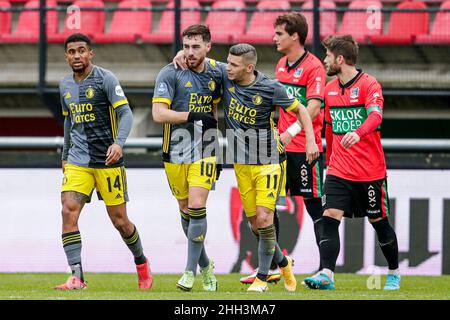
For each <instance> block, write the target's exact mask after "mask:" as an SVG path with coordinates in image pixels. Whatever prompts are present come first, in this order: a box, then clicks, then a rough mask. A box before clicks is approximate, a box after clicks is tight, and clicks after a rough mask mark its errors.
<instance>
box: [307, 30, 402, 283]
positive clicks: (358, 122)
mask: <svg viewBox="0 0 450 320" xmlns="http://www.w3.org/2000/svg"><path fill="white" fill-rule="evenodd" d="M323 45H324V47H325V48H326V50H327V54H326V57H325V60H324V62H325V69H326V71H327V74H328V76H337V77H336V78H335V79H333V80H332V81H330V82H329V83H328V84H327V85H326V87H325V123H326V141H327V150H326V162H327V165H328V171H327V177H326V179H325V185H324V193H325V201H324V213H323V217H322V228H323V232H322V237H321V240H320V244H319V247H320V258H321V265H322V270H321V271H319V272H318V273H317V274H315V275H314V276H312V277H309V278H306V279H305V283H306V285H307V286H308V287H309V288H311V289H322V290H330V289H331V290H332V289H335V286H334V269H335V266H336V260H337V257H338V255H339V249H340V240H339V232H338V227H339V224H340V221H341V219H342V218H343V217H344V216H345V217H348V218H354V217H367V218H368V219H369V222H370V223H371V224H372V226H373V227H374V229H375V231H376V233H377V237H378V243H379V245H380V248H381V250H382V252H383V254H384V256H385V258H386V260H387V262H388V266H389V272H388V276H387V281H386V285H385V287H384V289H385V290H398V289H400V274H399V271H398V244H397V236H396V234H395V231H394V229H393V228H392V227H391V226H390V224H389V221H388V219H387V217H388V216H389V214H390V210H389V196H388V189H387V177H386V162H385V158H384V152H383V148H382V146H381V138H380V125H381V122H382V118H383V102H384V100H383V94H382V90H381V85H380V84H379V83H378V82H377V80H376V79H375V78H374V77H373V76H371V75H368V74H367V73H365V72H363V71H362V70H360V69H357V68H356V66H355V65H356V60H357V57H358V45H357V43H356V42H355V40H354V39H353V38H352V36H351V35H344V36H332V37H328V38H327V39H325V40H324V42H323Z"/></svg>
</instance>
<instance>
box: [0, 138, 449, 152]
mask: <svg viewBox="0 0 450 320" xmlns="http://www.w3.org/2000/svg"><path fill="white" fill-rule="evenodd" d="M219 142H220V144H221V145H222V146H224V147H226V146H227V141H226V138H220V139H219ZM322 142H323V145H324V147H326V141H325V139H322ZM63 144H64V138H63V137H0V150H1V149H60V148H62V147H63ZM381 144H382V145H383V149H384V150H385V151H398V152H400V151H415V152H450V139H381ZM125 148H145V149H149V150H159V149H161V148H162V138H161V137H146V138H129V139H128V140H127V142H126V143H125Z"/></svg>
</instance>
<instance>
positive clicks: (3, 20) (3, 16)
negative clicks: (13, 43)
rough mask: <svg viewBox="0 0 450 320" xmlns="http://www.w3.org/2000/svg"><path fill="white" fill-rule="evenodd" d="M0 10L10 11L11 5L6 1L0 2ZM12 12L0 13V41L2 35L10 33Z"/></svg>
mask: <svg viewBox="0 0 450 320" xmlns="http://www.w3.org/2000/svg"><path fill="white" fill-rule="evenodd" d="M0 8H4V9H10V8H11V4H10V3H9V2H8V1H0ZM11 18H12V12H0V39H1V37H2V35H3V34H10V33H11Z"/></svg>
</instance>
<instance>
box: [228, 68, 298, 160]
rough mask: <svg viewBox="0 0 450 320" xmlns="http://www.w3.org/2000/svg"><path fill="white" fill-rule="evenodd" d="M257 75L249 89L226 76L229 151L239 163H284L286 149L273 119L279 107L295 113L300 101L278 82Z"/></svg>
mask: <svg viewBox="0 0 450 320" xmlns="http://www.w3.org/2000/svg"><path fill="white" fill-rule="evenodd" d="M255 75H256V79H255V81H254V82H253V83H252V84H250V85H248V86H241V85H239V84H237V83H236V82H234V81H231V80H229V79H228V77H227V76H226V75H225V77H224V81H223V94H222V105H223V107H224V114H225V119H226V123H227V127H228V128H229V129H232V131H231V132H227V141H228V150H230V152H234V156H233V158H234V160H233V161H234V162H235V163H243V164H266V163H274V162H280V161H283V160H284V158H285V153H284V146H283V145H282V143H281V141H280V139H279V134H278V129H277V127H276V124H275V122H274V120H273V117H274V115H275V111H276V107H277V106H279V107H281V108H283V109H284V110H285V111H291V110H293V109H294V108H295V107H296V106H297V105H298V101H297V100H296V99H295V98H294V97H293V96H292V95H289V94H288V93H287V92H286V89H285V88H284V87H283V85H282V84H281V83H279V82H278V81H277V80H273V79H270V78H268V77H267V76H266V75H264V74H263V73H261V72H258V71H255ZM228 154H229V153H228ZM228 154H227V157H229V155H228Z"/></svg>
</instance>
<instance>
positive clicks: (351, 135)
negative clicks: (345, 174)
mask: <svg viewBox="0 0 450 320" xmlns="http://www.w3.org/2000/svg"><path fill="white" fill-rule="evenodd" d="M359 140H361V138H360V137H359V136H358V134H357V133H355V132H347V133H346V134H345V136H344V137H343V138H342V140H341V145H342V146H343V147H344V148H345V149H348V148H351V147H352V146H353V145H354V144H355V143H358V142H359Z"/></svg>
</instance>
